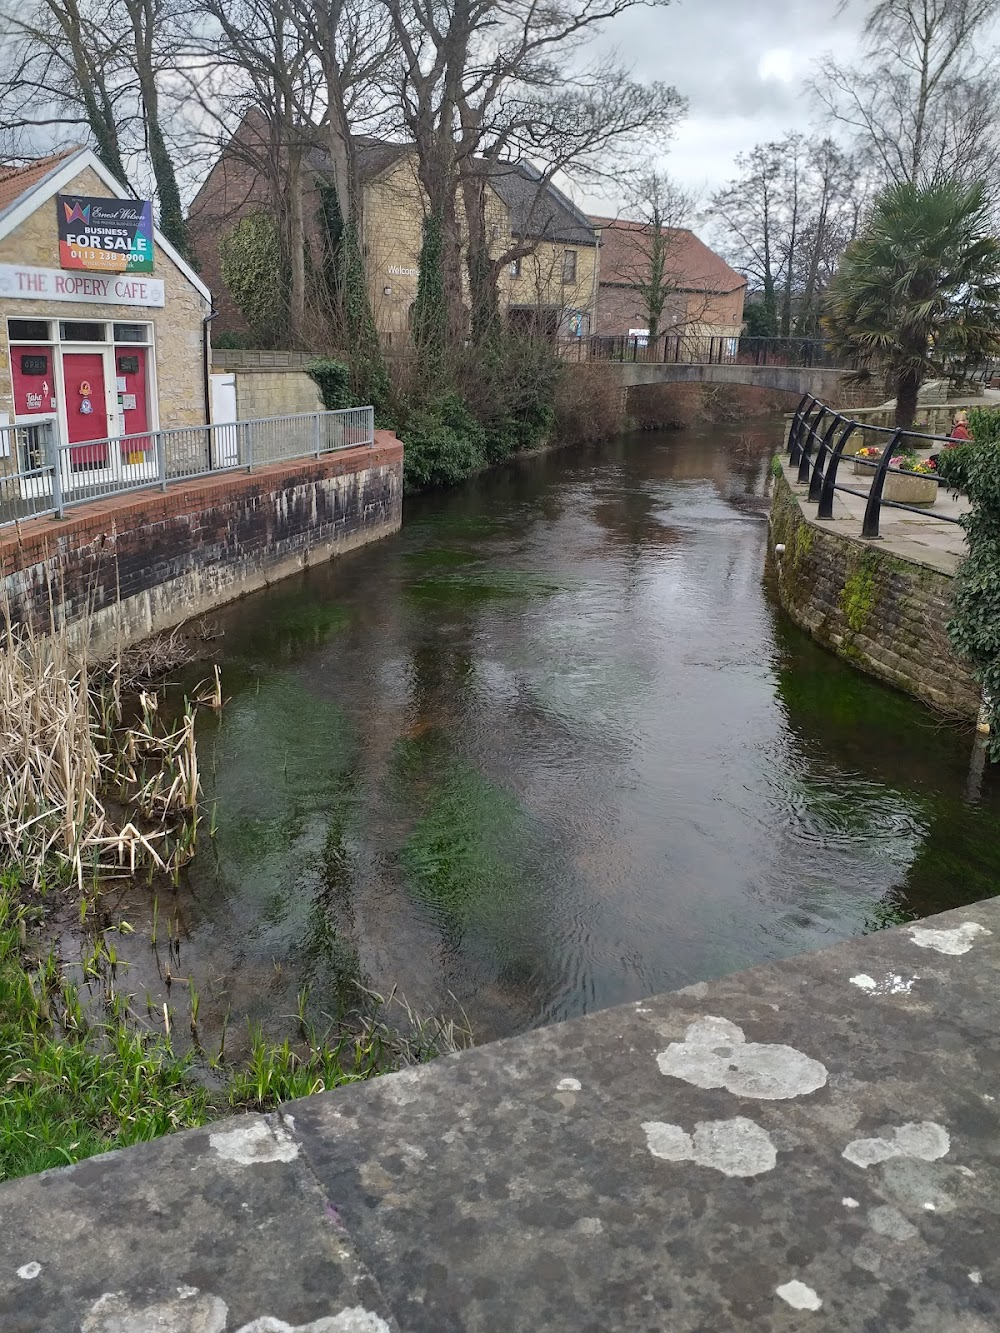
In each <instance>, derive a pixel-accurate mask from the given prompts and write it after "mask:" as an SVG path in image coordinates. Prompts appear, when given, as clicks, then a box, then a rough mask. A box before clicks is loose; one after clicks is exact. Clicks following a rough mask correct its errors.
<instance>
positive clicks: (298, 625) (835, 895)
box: [123, 423, 1000, 1041]
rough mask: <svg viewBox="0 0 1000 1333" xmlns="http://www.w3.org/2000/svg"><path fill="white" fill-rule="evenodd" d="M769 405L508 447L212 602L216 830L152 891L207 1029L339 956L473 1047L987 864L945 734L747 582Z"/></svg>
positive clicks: (277, 1025)
mask: <svg viewBox="0 0 1000 1333" xmlns="http://www.w3.org/2000/svg"><path fill="white" fill-rule="evenodd" d="M778 432H779V426H778V425H776V424H775V423H764V424H763V425H760V424H757V423H754V424H753V425H752V426H748V427H745V428H718V427H716V428H712V429H702V430H692V431H687V432H674V433H669V434H640V435H635V436H629V437H625V438H623V439H620V440H617V441H615V442H613V443H611V444H608V445H607V446H604V447H598V448H592V449H586V450H562V451H557V452H552V453H548V454H544V455H541V456H537V457H534V458H530V459H524V460H520V461H518V462H516V463H512V464H510V465H509V466H506V467H504V468H501V469H498V470H495V471H493V472H491V473H488V474H485V475H483V476H481V477H479V478H477V479H474V480H473V481H472V482H470V483H469V484H467V485H466V486H464V487H462V488H461V489H458V490H455V491H452V492H448V493H440V494H430V495H426V496H419V497H415V498H413V499H409V500H407V502H406V506H405V514H404V527H403V531H402V532H401V533H400V534H399V535H398V536H396V537H393V538H390V539H389V540H387V541H384V542H381V543H379V544H377V545H375V546H372V547H368V548H365V549H363V550H360V551H357V552H355V553H353V554H351V555H349V556H345V557H343V558H341V559H339V560H337V561H335V562H333V563H332V564H328V565H325V566H323V567H320V568H317V569H314V570H311V571H309V572H307V573H306V574H304V575H302V576H300V577H296V578H292V579H289V580H286V581H285V582H283V583H281V584H279V585H277V586H275V587H273V588H271V589H269V590H267V591H265V592H262V593H260V594H256V595H254V596H252V597H248V598H246V599H244V600H243V601H241V602H239V603H237V604H235V605H234V606H232V607H229V608H227V609H225V610H224V611H223V612H222V613H221V614H220V615H219V616H218V617H217V620H218V624H219V628H220V629H221V630H222V631H224V634H223V637H221V638H220V639H218V640H216V641H214V643H213V644H212V647H213V648H216V649H217V650H218V654H217V656H218V660H219V661H220V663H221V668H222V679H223V690H224V693H225V695H226V696H227V697H228V699H229V702H228V704H227V706H226V708H225V710H224V712H223V714H222V716H221V719H216V718H215V717H214V716H213V715H207V716H203V718H202V722H201V730H200V742H199V748H200V760H201V765H202V768H203V774H204V786H205V799H206V806H207V808H208V809H209V811H211V812H212V817H213V819H214V823H215V825H216V834H215V837H214V838H213V839H209V838H208V837H207V836H205V835H206V834H207V830H208V824H209V820H208V819H206V821H205V824H203V828H202V837H203V842H202V850H201V851H200V852H199V855H198V857H197V858H196V859H195V861H194V862H193V864H192V866H191V867H190V869H189V872H188V874H187V877H186V879H185V881H184V882H183V883H182V884H181V886H180V888H179V889H178V891H177V892H176V893H167V894H163V893H162V892H161V894H160V895H159V902H158V903H157V907H156V911H157V919H158V922H159V926H158V929H159V933H160V940H161V941H162V940H163V938H164V936H165V935H167V934H172V935H174V936H175V937H176V938H177V940H178V950H177V955H176V958H174V957H173V956H172V955H171V959H170V966H171V968H172V971H173V976H174V977H175V978H177V977H178V976H183V977H188V976H190V977H191V978H192V979H193V981H194V982H195V984H196V985H197V988H198V992H199V995H200V1001H201V1011H202V1020H201V1021H202V1024H203V1026H204V1028H205V1029H206V1030H207V1031H208V1032H211V1031H212V1030H213V1028H214V1029H215V1030H217V1029H218V1027H219V1024H220V1023H221V1020H222V1016H223V1015H224V1014H225V1013H227V1012H228V1013H230V1014H231V1021H232V1023H233V1024H234V1025H245V1020H246V1019H248V1018H249V1019H250V1020H251V1021H253V1022H260V1023H262V1024H263V1025H264V1027H265V1029H266V1030H267V1031H268V1032H269V1034H271V1035H274V1036H276V1037H281V1036H284V1035H287V1033H288V1032H289V1030H290V1024H291V1020H290V1016H291V1015H293V1014H294V1012H295V1009H296V1003H297V1000H296V997H297V996H298V995H299V994H300V992H301V991H302V990H303V988H308V990H309V999H308V1005H309V1007H310V1010H311V1011H312V1012H313V1013H316V1014H318V1013H322V1012H333V1011H335V1010H336V1008H337V1006H338V1005H339V1004H340V1003H343V1002H347V1001H348V1000H349V997H350V995H351V987H352V984H353V981H354V979H355V978H356V977H358V976H360V977H362V978H364V979H365V980H366V982H367V983H368V984H369V985H371V986H372V987H374V988H375V989H377V990H380V991H382V992H383V993H384V992H385V991H387V990H388V989H390V988H391V987H392V986H394V985H397V986H398V987H399V988H400V990H401V991H402V992H403V993H404V994H405V995H406V997H407V998H408V999H409V1001H410V1002H411V1003H412V1004H413V1005H414V1006H415V1007H416V1008H418V1009H420V1010H422V1011H425V1012H432V1011H433V1012H440V1011H443V1012H454V1011H455V1009H456V1005H461V1006H462V1007H463V1008H464V1010H465V1011H466V1013H467V1014H468V1017H469V1020H470V1022H471V1025H472V1028H473V1031H474V1033H475V1037H476V1039H477V1041H482V1040H486V1039H489V1038H493V1037H498V1036H503V1035H507V1034H510V1033H515V1032H520V1031H523V1030H525V1029H527V1028H530V1027H532V1026H535V1025H538V1024H542V1023H550V1022H554V1021H557V1020H560V1019H564V1018H569V1017H571V1016H574V1015H577V1014H581V1013H586V1012H589V1011H592V1010H595V1009H599V1008H602V1007H604V1006H607V1005H611V1004H616V1003H619V1002H622V1001H627V1000H636V999H639V998H641V997H643V996H646V995H649V994H652V993H655V992H657V991H663V990H668V989H672V988H675V987H678V986H683V985H686V984H688V983H691V982H695V981H699V980H703V979H707V978H710V977H714V976H718V975H720V974H723V973H726V972H730V971H733V970H736V969H738V968H743V967H747V966H749V965H752V964H755V963H760V962H763V961H766V960H769V959H774V958H780V957H783V956H785V955H789V954H793V953H798V952H801V951H803V950H807V949H815V948H818V947H821V946H823V945H826V944H830V943H833V942H834V941H836V940H838V939H841V938H843V937H845V936H849V935H854V934H857V933H859V932H862V931H865V930H868V929H873V928H876V927H877V926H879V925H880V924H885V923H886V922H889V921H893V920H905V919H907V918H909V917H912V916H914V915H925V914H927V913H930V912H934V911H937V910H940V909H943V908H946V907H951V906H955V905H957V904H959V903H963V902H969V901H975V900H976V899H978V898H980V897H985V896H989V895H991V894H992V893H994V892H995V889H996V884H997V882H998V879H1000V836H998V833H1000V784H998V783H997V782H996V781H995V780H990V779H989V778H988V777H987V779H986V781H985V783H983V782H982V781H980V780H979V779H978V778H977V776H976V774H975V772H974V771H972V772H971V773H970V758H971V751H972V742H971V740H970V737H969V735H968V734H967V733H963V732H961V731H958V730H956V729H953V728H951V727H949V726H946V725H945V724H943V723H942V722H941V721H940V720H939V719H938V718H936V717H935V716H934V715H933V714H932V713H930V712H928V711H925V710H924V709H922V708H921V707H920V706H918V705H917V704H916V703H914V702H912V701H910V700H908V699H906V698H904V697H903V696H901V695H898V694H896V693H895V692H893V691H891V690H888V689H885V688H882V687H881V686H879V685H877V684H876V683H874V682H872V681H870V680H868V679H866V678H865V677H863V676H860V675H858V674H857V673H855V672H854V671H853V670H851V669H850V668H848V667H847V666H845V665H843V664H841V663H840V662H838V661H837V660H835V659H834V658H833V657H831V656H830V655H828V654H827V653H825V652H824V651H822V650H821V649H819V648H818V647H817V646H816V645H815V644H813V643H812V642H811V641H810V640H809V639H808V638H807V637H806V636H804V635H803V634H801V633H800V632H799V631H798V630H796V629H795V628H794V627H793V626H791V625H790V624H789V623H788V622H787V621H786V620H785V619H784V617H783V616H782V614H781V613H780V611H779V610H778V608H777V606H776V603H775V602H774V599H773V596H772V594H771V591H770V589H769V586H768V583H767V580H766V578H765V576H764V569H765V557H766V548H767V525H766V514H767V504H768V495H769V490H770V481H771V478H770V471H769V459H770V455H771V453H772V452H773V450H774V447H775V444H776V441H777V439H778ZM205 670H206V668H204V667H202V668H200V669H199V671H200V674H204V671H205ZM199 671H196V672H194V673H193V675H192V679H193V678H194V677H195V676H197V675H198V674H199ZM123 906H124V908H125V909H127V915H128V917H129V919H130V921H131V922H132V924H133V925H134V926H135V927H136V932H137V934H136V936H135V937H134V940H135V944H134V945H133V946H132V948H131V949H130V954H131V960H132V966H133V976H132V982H131V985H132V989H133V990H134V989H136V987H137V986H138V987H139V988H140V993H141V988H142V987H143V986H145V987H146V988H147V990H148V991H149V992H150V993H151V994H152V995H153V996H154V997H155V998H156V999H157V1002H159V1000H160V998H161V996H162V993H163V991H162V984H161V983H160V980H159V978H158V977H157V975H156V973H155V971H153V970H152V969H151V967H150V966H149V950H148V939H149V936H150V932H151V929H152V907H151V902H150V899H149V895H148V893H146V894H145V895H144V894H142V893H135V892H133V893H132V894H130V895H129V896H128V899H127V900H126V902H125V903H124V905H123ZM143 950H145V951H146V952H145V954H144V953H143ZM163 970H164V965H163V961H162V956H161V961H160V973H161V974H162V972H163ZM174 996H175V998H176V996H177V989H176V988H175V990H174Z"/></svg>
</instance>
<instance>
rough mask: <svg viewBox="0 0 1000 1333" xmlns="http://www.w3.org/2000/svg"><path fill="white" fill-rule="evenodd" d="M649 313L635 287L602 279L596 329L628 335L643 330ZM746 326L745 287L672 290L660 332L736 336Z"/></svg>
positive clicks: (695, 335) (609, 333) (692, 335)
mask: <svg viewBox="0 0 1000 1333" xmlns="http://www.w3.org/2000/svg"><path fill="white" fill-rule="evenodd" d="M648 324H649V313H648V311H647V310H646V308H645V306H644V304H643V300H642V296H641V295H640V294H639V292H638V291H637V290H636V288H635V287H630V286H627V285H625V284H624V283H620V282H601V284H600V289H599V292H598V296H597V331H598V332H599V333H602V334H608V335H612V334H614V335H625V334H627V333H628V331H629V329H644V328H646V327H647V326H648ZM742 328H743V288H742V287H740V288H739V289H738V290H736V291H733V292H671V293H670V295H669V296H668V297H667V302H666V305H665V306H664V308H663V317H662V319H661V320H660V332H661V333H681V334H686V335H689V336H691V337H697V336H699V335H704V336H706V337H708V336H712V335H715V336H717V337H718V336H722V337H730V336H732V337H735V336H737V335H739V333H740V332H741V330H742Z"/></svg>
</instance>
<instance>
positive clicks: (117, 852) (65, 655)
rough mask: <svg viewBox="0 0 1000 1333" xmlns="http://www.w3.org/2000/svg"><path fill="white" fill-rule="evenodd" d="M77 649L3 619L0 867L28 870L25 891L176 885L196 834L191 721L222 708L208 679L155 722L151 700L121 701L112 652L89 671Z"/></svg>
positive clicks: (124, 692) (119, 661)
mask: <svg viewBox="0 0 1000 1333" xmlns="http://www.w3.org/2000/svg"><path fill="white" fill-rule="evenodd" d="M2 610H3V611H6V610H7V608H2ZM85 643H86V636H85V635H84V636H83V637H82V639H80V640H78V641H75V640H71V638H70V635H69V634H68V632H67V631H66V630H65V629H63V630H62V631H61V632H58V631H57V632H54V633H53V634H51V635H50V636H47V637H45V638H43V637H41V636H39V635H37V634H36V633H35V632H34V631H33V630H32V629H31V628H30V627H25V626H22V625H16V624H14V623H12V621H11V618H10V616H9V614H5V615H4V622H3V631H2V636H0V858H2V859H3V860H4V861H6V862H8V863H20V864H21V865H25V866H28V867H30V868H31V875H32V880H33V882H34V883H35V884H37V883H38V880H39V878H40V876H41V875H42V874H43V873H49V874H50V875H54V876H55V877H57V878H59V879H60V880H75V881H76V883H77V885H78V887H79V889H80V890H81V892H82V891H83V890H84V887H85V885H86V884H88V883H93V882H94V881H96V880H97V879H101V878H104V877H107V876H110V875H119V874H123V873H124V874H135V873H136V872H138V871H144V870H150V871H153V870H159V871H165V872H168V873H171V874H173V875H174V876H176V874H177V872H178V870H179V867H180V866H181V865H183V864H184V862H185V861H187V860H189V859H190V857H191V856H193V855H194V851H195V843H196V834H197V826H198V794H199V789H200V779H199V775H198V760H197V751H196V747H195V735H194V719H195V712H196V709H197V706H198V703H199V702H207V703H210V704H211V705H212V706H219V705H221V698H220V697H219V680H218V673H216V678H215V681H214V684H213V686H212V688H211V690H210V691H209V692H207V693H206V694H204V695H203V696H202V698H201V699H200V700H196V701H195V702H194V703H187V704H186V706H185V708H184V710H183V713H182V715H181V717H180V718H178V719H173V720H171V721H169V722H166V721H164V720H163V719H162V718H161V717H160V713H159V703H158V698H157V695H156V694H155V693H154V692H152V691H148V690H143V691H141V692H140V693H139V698H138V702H137V704H136V703H135V702H134V700H133V699H132V698H131V696H130V694H129V691H128V688H127V687H128V681H127V679H126V678H125V672H124V671H123V657H122V655H121V654H120V653H118V654H115V655H113V657H112V658H111V660H110V661H108V662H103V663H101V664H99V665H95V664H93V663H91V661H90V660H89V655H88V651H87V648H86V646H80V645H81V644H83V645H85Z"/></svg>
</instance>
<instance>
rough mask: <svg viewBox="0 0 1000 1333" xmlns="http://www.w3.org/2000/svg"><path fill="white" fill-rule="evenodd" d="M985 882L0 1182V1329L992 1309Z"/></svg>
mask: <svg viewBox="0 0 1000 1333" xmlns="http://www.w3.org/2000/svg"><path fill="white" fill-rule="evenodd" d="M998 982H1000V904H998V901H997V900H996V899H993V900H991V901H989V902H984V903H978V904H976V905H975V906H973V907H966V908H962V909H960V910H958V911H954V912H948V913H946V914H944V915H942V916H938V917H934V918H931V919H930V920H927V921H924V922H921V923H919V924H915V925H907V926H903V927H901V928H897V929H892V930H884V931H879V932H877V933H876V934H873V935H869V936H866V937H863V938H861V939H855V940H850V941H846V942H843V943H840V944H837V945H835V946H834V947H832V948H829V949H826V950H824V951H823V952H821V953H814V954H806V955H803V956H800V957H798V958H793V959H788V960H785V961H784V962H779V963H775V964H772V965H770V966H767V967H760V968H755V969H753V970H752V971H749V972H744V973H739V974H736V975H735V976H731V977H728V978H724V979H722V980H717V981H710V982H707V983H705V982H702V983H699V984H698V985H695V986H689V987H688V988H687V989H686V990H683V991H678V992H676V993H675V994H672V995H661V996H657V997H654V998H651V999H647V1000H642V1001H640V1002H638V1003H636V1004H630V1005H626V1006H622V1007H619V1008H615V1009H608V1010H605V1011H604V1012H603V1013H599V1014H592V1015H589V1016H587V1017H585V1018H581V1019H577V1020H574V1021H573V1022H568V1023H557V1024H553V1025H552V1026H550V1027H547V1028H544V1029H542V1030H541V1031H537V1032H531V1033H528V1034H526V1035H525V1036H521V1037H517V1038H514V1039H512V1040H509V1041H501V1042H496V1043H494V1044H493V1045H489V1046H484V1047H481V1048H479V1049H477V1050H472V1051H466V1052H464V1053H462V1054H460V1055H457V1056H452V1057H448V1058H446V1059H441V1060H436V1061H434V1062H432V1063H431V1064H429V1065H424V1066H418V1067H416V1068H414V1069H409V1070H406V1071H404V1072H402V1073H399V1074H389V1075H386V1076H385V1077H383V1078H378V1079H374V1080H372V1081H369V1082H366V1083H360V1084H354V1085H352V1086H350V1087H346V1088H341V1089H338V1090H336V1091H333V1092H328V1093H322V1094H320V1095H318V1096H315V1097H310V1098H306V1099H305V1100H303V1101H299V1102H294V1103H291V1104H289V1105H287V1106H286V1107H284V1108H282V1110H281V1111H280V1112H278V1113H276V1114H274V1115H271V1116H260V1115H245V1116H238V1117H234V1118H232V1119H230V1120H226V1121H223V1122H220V1123H219V1124H216V1125H214V1126H210V1127H208V1128H206V1129H198V1130H191V1131H187V1132H185V1133H181V1134H177V1135H173V1136H170V1137H168V1138H166V1139H162V1140H160V1141H159V1142H157V1143H153V1144H144V1145H141V1146H139V1147H135V1148H130V1149H127V1150H125V1151H122V1152H116V1153H110V1154H107V1155H106V1156H103V1157H96V1158H93V1159H91V1160H90V1161H87V1162H83V1163H81V1164H79V1165H77V1166H73V1167H66V1168H62V1169H59V1170H55V1171H49V1172H46V1173H45V1174H43V1175H41V1176H36V1177H29V1178H27V1179H23V1180H17V1181H14V1182H12V1183H10V1184H7V1185H5V1186H3V1187H0V1209H2V1214H3V1219H4V1228H3V1237H2V1239H0V1253H2V1256H3V1263H2V1264H0V1327H2V1328H3V1330H4V1333H79V1331H80V1330H81V1329H82V1330H84V1333H126V1331H127V1330H134V1331H135V1333H144V1331H145V1330H147V1329H148V1330H152V1329H163V1330H173V1333H667V1331H668V1330H669V1333H709V1331H711V1333H730V1330H732V1331H733V1333H736V1331H737V1330H738V1331H739V1333H806V1330H809V1331H810V1333H875V1330H878V1333H904V1330H905V1333H946V1331H953V1333H988V1330H991V1329H996V1328H997V1327H1000V1259H998V1256H997V1247H996V1239H995V1238H996V1234H997V1228H998V1225H1000V1204H998V1200H1000V1165H998V1159H997V1147H996V1144H997V1127H998V1112H997V1105H996V1103H995V1100H994V1098H995V1096H996V1069H997V1065H998V1062H1000V1036H998V1035H997V1034H998V1030H1000V1023H998V1003H997V996H998V994H1000V987H998Z"/></svg>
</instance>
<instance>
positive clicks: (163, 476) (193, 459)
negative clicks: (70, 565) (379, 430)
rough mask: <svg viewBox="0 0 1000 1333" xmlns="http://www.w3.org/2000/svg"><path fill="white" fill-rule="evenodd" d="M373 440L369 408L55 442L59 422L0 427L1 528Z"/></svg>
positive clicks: (369, 442)
mask: <svg viewBox="0 0 1000 1333" xmlns="http://www.w3.org/2000/svg"><path fill="white" fill-rule="evenodd" d="M374 443H375V413H374V409H373V408H371V407H349V408H347V409H346V410H345V411H341V412H305V413H301V414H299V415H297V416H288V417H264V418H261V419H259V420H256V421H230V422H225V423H220V424H219V425H214V426H181V427H179V428H178V429H175V430H157V431H143V432H142V433H141V434H136V435H119V436H115V437H112V438H109V439H106V440H88V441H87V442H86V443H85V444H58V443H57V442H56V437H55V422H54V421H43V422H39V423H38V424H36V425H31V426H0V526H3V525H5V524H7V523H16V522H18V521H20V520H21V519H25V518H34V517H37V516H39V515H42V514H55V515H57V516H58V517H60V518H61V517H62V515H63V513H64V512H65V510H66V509H67V508H68V507H69V506H70V505H75V504H83V503H84V502H85V501H87V500H100V499H104V498H105V497H107V496H109V495H119V494H121V493H122V492H124V491H137V490H142V489H144V488H146V487H150V486H159V487H160V488H161V489H162V490H166V488H167V486H168V484H169V483H170V482H174V481H189V480H191V479H192V478H194V477H202V476H207V475H210V474H214V473H224V472H236V471H244V472H249V471H252V469H253V468H255V467H263V466H266V465H267V464H269V463H280V462H284V461H286V460H291V459H295V458H308V457H315V458H320V457H322V455H323V454H328V453H334V452H336V451H337V450H340V449H355V448H359V447H368V448H370V447H371V446H372V445H373V444H374Z"/></svg>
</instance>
